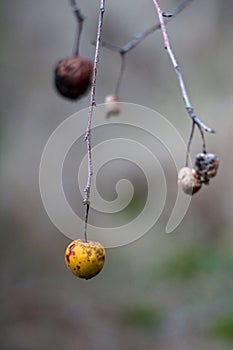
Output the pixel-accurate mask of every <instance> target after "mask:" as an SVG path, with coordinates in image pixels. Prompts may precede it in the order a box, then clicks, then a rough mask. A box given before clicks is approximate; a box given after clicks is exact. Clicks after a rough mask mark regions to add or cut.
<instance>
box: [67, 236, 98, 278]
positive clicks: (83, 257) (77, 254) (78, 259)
mask: <svg viewBox="0 0 233 350" xmlns="http://www.w3.org/2000/svg"><path fill="white" fill-rule="evenodd" d="M65 262H66V265H67V267H68V268H69V269H70V270H71V272H72V273H73V274H74V275H75V276H77V277H80V278H85V279H86V280H88V279H90V278H92V277H94V276H96V275H97V274H98V273H99V272H100V271H101V270H102V268H103V266H104V262H105V249H104V247H103V246H102V245H101V244H100V243H99V242H91V241H88V242H86V241H84V240H81V239H77V240H75V241H73V242H71V243H70V244H69V245H68V247H67V248H66V251H65Z"/></svg>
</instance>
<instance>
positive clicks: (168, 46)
mask: <svg viewBox="0 0 233 350" xmlns="http://www.w3.org/2000/svg"><path fill="white" fill-rule="evenodd" d="M153 3H154V5H155V8H156V11H157V14H158V17H159V22H160V27H161V31H162V34H163V40H164V47H165V49H166V50H167V53H168V55H169V57H170V59H171V62H172V65H173V67H174V69H175V72H176V74H177V77H178V81H179V85H180V90H181V94H182V97H183V100H184V103H185V107H186V110H187V112H188V114H189V116H190V118H191V119H192V121H193V123H194V124H195V125H196V126H197V127H198V129H199V131H200V133H201V138H202V143H203V152H206V145H205V138H204V131H206V132H209V133H214V130H213V129H211V128H209V127H208V126H207V125H205V124H204V123H203V122H202V121H201V120H200V119H199V118H198V117H197V116H196V115H195V113H194V109H193V107H192V105H191V103H190V100H189V97H188V93H187V89H186V86H185V83H184V79H183V76H182V73H181V69H180V66H179V64H178V61H177V59H176V57H175V55H174V52H173V50H172V48H171V44H170V41H169V38H168V34H167V29H166V24H165V20H164V16H163V12H162V10H161V8H160V6H159V3H158V1H156V0H153ZM191 135H192V133H191ZM189 147H190V145H189Z"/></svg>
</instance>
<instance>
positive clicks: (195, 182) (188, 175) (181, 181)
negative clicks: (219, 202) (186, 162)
mask: <svg viewBox="0 0 233 350" xmlns="http://www.w3.org/2000/svg"><path fill="white" fill-rule="evenodd" d="M178 185H179V186H181V188H182V190H183V191H184V192H185V193H187V194H189V195H193V194H195V193H196V192H197V191H199V190H200V188H201V186H202V184H201V180H200V178H199V176H198V174H197V173H196V171H195V169H191V168H188V167H184V168H182V169H180V171H179V173H178Z"/></svg>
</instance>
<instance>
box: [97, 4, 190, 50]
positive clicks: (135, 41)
mask: <svg viewBox="0 0 233 350" xmlns="http://www.w3.org/2000/svg"><path fill="white" fill-rule="evenodd" d="M192 1H193V0H184V1H182V3H181V4H180V5H178V6H177V7H176V8H175V9H174V10H173V11H172V12H171V13H169V17H166V18H165V19H164V22H165V23H166V24H167V23H168V22H170V21H171V20H172V19H173V18H175V17H176V16H177V15H178V14H179V13H181V12H182V11H183V10H184V9H185V8H186V7H187V6H188V5H189V4H190V3H191V2H192ZM164 15H165V16H166V13H165V12H164V13H163V16H164ZM160 27H161V24H160V23H158V24H155V25H153V26H152V27H150V28H148V29H147V30H145V31H144V32H142V33H141V34H138V35H136V36H135V37H134V38H133V39H132V40H130V41H129V42H128V43H126V44H125V45H123V46H116V45H112V44H110V43H107V42H106V41H103V42H102V44H101V45H102V46H104V47H106V48H107V49H109V50H112V51H116V52H119V53H121V54H126V53H127V52H129V51H131V50H132V49H134V48H135V47H136V46H137V45H138V44H140V43H141V42H142V41H143V40H144V39H145V38H146V37H148V36H149V35H150V34H152V33H154V32H155V31H156V30H158V29H160ZM92 44H95V43H93V42H92Z"/></svg>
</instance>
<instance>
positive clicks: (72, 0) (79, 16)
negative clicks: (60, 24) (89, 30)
mask: <svg viewBox="0 0 233 350" xmlns="http://www.w3.org/2000/svg"><path fill="white" fill-rule="evenodd" d="M70 4H71V7H72V9H73V12H74V14H75V16H76V19H77V24H78V27H77V42H76V48H75V51H74V55H75V56H78V55H79V46H80V39H81V35H82V30H83V22H84V20H85V17H84V16H83V14H82V13H81V10H80V8H79V7H78V5H77V3H76V1H75V0H70Z"/></svg>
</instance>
